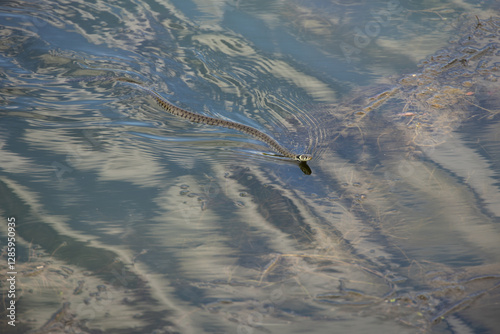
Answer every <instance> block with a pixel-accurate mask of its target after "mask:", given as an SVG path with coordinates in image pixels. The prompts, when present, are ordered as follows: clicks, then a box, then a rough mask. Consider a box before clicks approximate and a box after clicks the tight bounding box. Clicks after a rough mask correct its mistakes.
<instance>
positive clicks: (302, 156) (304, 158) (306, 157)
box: [295, 154, 313, 161]
mask: <svg viewBox="0 0 500 334" xmlns="http://www.w3.org/2000/svg"><path fill="white" fill-rule="evenodd" d="M312 158H313V157H312V155H309V154H299V155H297V156H296V157H295V160H298V161H309V160H311V159H312Z"/></svg>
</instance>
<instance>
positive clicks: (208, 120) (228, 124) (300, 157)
mask: <svg viewBox="0 0 500 334" xmlns="http://www.w3.org/2000/svg"><path fill="white" fill-rule="evenodd" d="M116 80H117V81H122V82H127V83H130V84H132V85H134V86H136V87H138V88H140V89H142V90H144V91H145V92H147V93H148V94H149V95H151V97H153V98H154V99H155V101H156V102H157V103H158V105H159V106H160V107H162V108H163V109H164V110H165V111H167V112H169V113H170V114H172V115H174V116H178V117H181V118H184V119H187V120H188V121H191V122H194V123H203V124H208V125H215V126H221V127H225V128H230V129H234V130H238V131H241V132H243V133H246V134H249V135H251V136H253V137H255V138H257V139H258V140H260V141H262V142H264V143H266V144H267V145H269V146H270V147H271V148H272V149H274V150H275V151H276V152H278V153H279V154H281V155H282V156H284V157H287V158H290V159H293V160H297V161H309V160H311V159H312V156H311V155H308V154H294V153H292V152H290V151H289V150H287V149H286V148H284V147H283V146H281V145H280V144H278V142H277V141H276V140H274V139H273V138H271V137H270V136H268V135H267V134H265V133H263V132H261V131H259V130H257V129H255V128H253V127H251V126H248V125H244V124H240V123H236V122H232V121H226V120H222V119H218V118H214V117H209V116H204V115H200V114H197V113H194V112H191V111H187V110H185V109H182V108H179V107H176V106H174V105H173V104H171V103H170V102H168V101H167V100H165V99H164V98H163V97H162V96H161V95H160V94H158V93H157V92H155V91H154V90H152V89H150V88H148V87H145V86H144V85H142V84H141V83H140V82H138V81H135V80H132V79H128V78H117V79H116Z"/></svg>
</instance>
